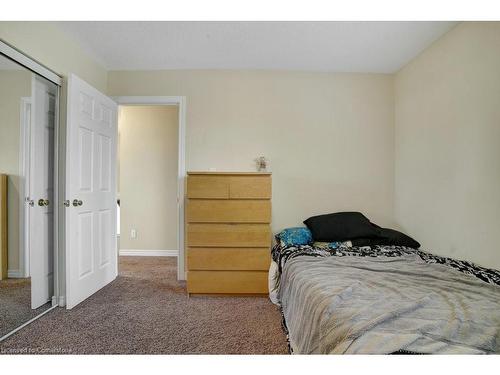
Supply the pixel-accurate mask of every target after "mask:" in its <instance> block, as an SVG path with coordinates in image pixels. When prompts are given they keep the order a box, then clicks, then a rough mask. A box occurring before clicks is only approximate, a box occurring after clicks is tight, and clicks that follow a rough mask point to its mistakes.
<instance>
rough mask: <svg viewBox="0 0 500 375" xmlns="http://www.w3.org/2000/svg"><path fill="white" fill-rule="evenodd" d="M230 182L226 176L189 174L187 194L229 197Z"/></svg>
mask: <svg viewBox="0 0 500 375" xmlns="http://www.w3.org/2000/svg"><path fill="white" fill-rule="evenodd" d="M229 182H230V181H229V178H227V177H225V176H208V175H195V176H188V179H187V192H186V195H187V197H188V198H207V199H210V198H211V199H228V198H229Z"/></svg>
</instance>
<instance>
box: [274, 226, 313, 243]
mask: <svg viewBox="0 0 500 375" xmlns="http://www.w3.org/2000/svg"><path fill="white" fill-rule="evenodd" d="M276 240H278V241H279V242H280V244H281V245H282V246H294V245H309V244H310V243H312V242H313V239H312V235H311V231H310V230H309V229H307V228H305V227H297V228H286V229H283V230H282V231H281V232H279V233H278V234H277V235H276Z"/></svg>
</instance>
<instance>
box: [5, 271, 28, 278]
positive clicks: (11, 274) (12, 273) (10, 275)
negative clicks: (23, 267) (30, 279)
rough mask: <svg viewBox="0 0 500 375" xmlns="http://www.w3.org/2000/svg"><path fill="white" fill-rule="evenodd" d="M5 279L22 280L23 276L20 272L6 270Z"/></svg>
mask: <svg viewBox="0 0 500 375" xmlns="http://www.w3.org/2000/svg"><path fill="white" fill-rule="evenodd" d="M7 277H8V278H9V279H22V278H24V275H23V274H22V272H21V271H20V270H7Z"/></svg>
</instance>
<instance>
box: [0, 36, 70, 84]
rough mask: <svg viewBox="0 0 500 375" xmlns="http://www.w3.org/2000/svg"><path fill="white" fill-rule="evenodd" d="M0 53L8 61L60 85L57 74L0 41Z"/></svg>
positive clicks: (60, 81)
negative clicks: (12, 61)
mask: <svg viewBox="0 0 500 375" xmlns="http://www.w3.org/2000/svg"><path fill="white" fill-rule="evenodd" d="M0 53H1V54H3V55H5V56H7V57H8V58H9V59H11V60H14V61H15V62H17V63H19V64H21V65H22V66H24V67H26V68H28V69H29V70H31V71H32V72H35V73H37V74H39V75H41V76H42V77H44V78H46V79H48V80H49V81H51V82H54V83H55V84H56V85H58V86H61V85H62V78H61V76H59V75H58V74H56V73H54V72H53V71H52V70H50V69H49V68H47V67H45V66H44V65H42V64H40V63H39V62H38V61H36V60H34V59H32V58H31V57H29V56H27V55H25V54H24V53H22V52H20V51H18V50H17V49H15V48H14V47H12V46H10V45H9V44H7V43H5V42H4V41H3V40H1V39H0Z"/></svg>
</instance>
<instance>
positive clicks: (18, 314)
mask: <svg viewBox="0 0 500 375" xmlns="http://www.w3.org/2000/svg"><path fill="white" fill-rule="evenodd" d="M50 306H51V305H50V303H46V304H45V305H42V306H40V307H39V308H37V309H34V310H32V309H31V283H30V279H29V278H26V279H5V280H1V281H0V337H2V336H4V335H6V334H7V333H9V332H10V331H12V330H13V329H15V328H17V327H19V326H20V325H22V324H24V323H26V322H27V321H28V320H30V319H32V318H34V317H35V316H37V315H38V314H40V313H42V312H43V311H45V310H47V309H48V308H50Z"/></svg>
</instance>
